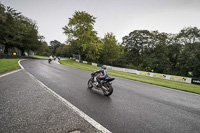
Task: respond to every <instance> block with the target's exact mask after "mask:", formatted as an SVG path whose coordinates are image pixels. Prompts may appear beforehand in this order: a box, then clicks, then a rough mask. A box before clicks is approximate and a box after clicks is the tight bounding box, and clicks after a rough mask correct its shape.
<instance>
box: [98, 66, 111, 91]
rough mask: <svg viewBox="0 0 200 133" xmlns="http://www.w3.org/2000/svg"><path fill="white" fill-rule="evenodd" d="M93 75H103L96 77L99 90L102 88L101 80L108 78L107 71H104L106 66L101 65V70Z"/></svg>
mask: <svg viewBox="0 0 200 133" xmlns="http://www.w3.org/2000/svg"><path fill="white" fill-rule="evenodd" d="M95 73H102V74H103V75H101V76H100V77H97V78H96V79H97V82H98V84H99V85H100V86H99V87H100V88H101V87H102V83H101V80H105V78H107V77H108V73H107V70H106V65H103V66H102V67H101V70H99V71H96V72H95Z"/></svg>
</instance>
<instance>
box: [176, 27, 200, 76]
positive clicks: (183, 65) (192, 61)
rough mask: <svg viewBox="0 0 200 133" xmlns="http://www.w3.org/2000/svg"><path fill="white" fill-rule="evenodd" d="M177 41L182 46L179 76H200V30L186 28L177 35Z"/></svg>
mask: <svg viewBox="0 0 200 133" xmlns="http://www.w3.org/2000/svg"><path fill="white" fill-rule="evenodd" d="M176 40H177V43H178V44H179V45H181V46H182V49H181V53H180V57H179V64H178V69H179V70H178V71H179V74H180V75H183V76H193V75H195V76H199V75H200V73H199V69H198V68H199V67H198V66H199V62H200V60H199V54H198V52H200V51H199V44H200V29H197V28H196V27H187V28H184V29H182V30H181V31H180V32H179V34H177V36H176ZM196 67H197V68H196ZM190 73H192V74H190Z"/></svg>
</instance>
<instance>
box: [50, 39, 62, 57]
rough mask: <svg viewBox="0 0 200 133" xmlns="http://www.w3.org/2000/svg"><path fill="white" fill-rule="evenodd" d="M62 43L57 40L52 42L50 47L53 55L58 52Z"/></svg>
mask: <svg viewBox="0 0 200 133" xmlns="http://www.w3.org/2000/svg"><path fill="white" fill-rule="evenodd" d="M61 45H62V44H61V43H60V42H59V41H57V40H54V41H51V42H50V49H51V50H52V55H55V54H56V49H57V48H59V47H60V46H61Z"/></svg>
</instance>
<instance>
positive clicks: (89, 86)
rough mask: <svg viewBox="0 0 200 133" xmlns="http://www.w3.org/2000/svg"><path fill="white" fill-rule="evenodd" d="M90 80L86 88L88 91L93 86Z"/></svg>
mask: <svg viewBox="0 0 200 133" xmlns="http://www.w3.org/2000/svg"><path fill="white" fill-rule="evenodd" d="M92 82H93V81H92V78H91V79H89V81H88V88H89V89H92V87H93V85H92Z"/></svg>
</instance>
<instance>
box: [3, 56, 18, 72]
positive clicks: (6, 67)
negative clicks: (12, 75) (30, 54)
mask: <svg viewBox="0 0 200 133" xmlns="http://www.w3.org/2000/svg"><path fill="white" fill-rule="evenodd" d="M19 60H20V59H0V74H4V73H7V72H10V71H13V70H17V69H20V66H19V64H18V61H19Z"/></svg>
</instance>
